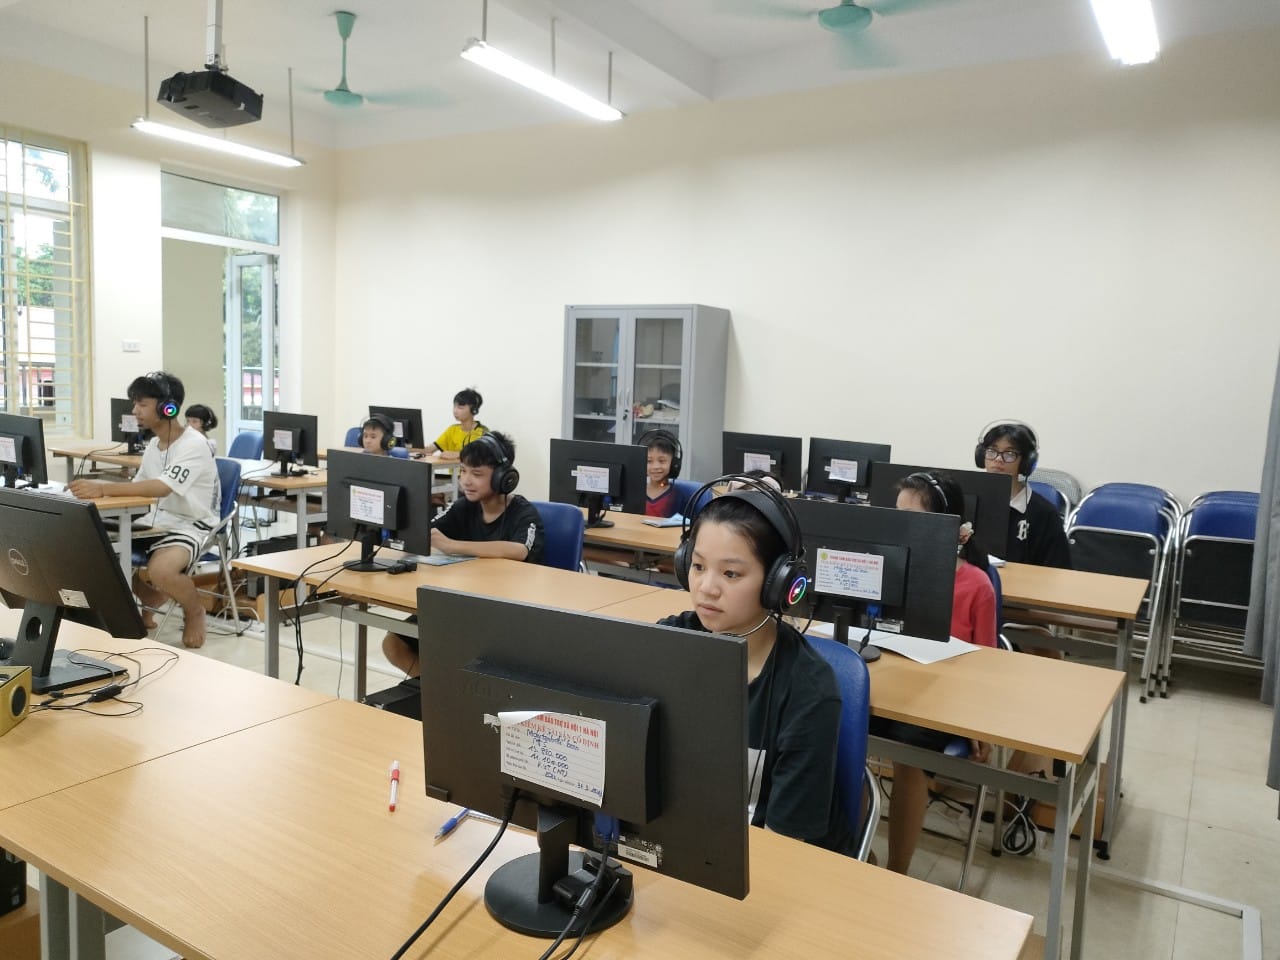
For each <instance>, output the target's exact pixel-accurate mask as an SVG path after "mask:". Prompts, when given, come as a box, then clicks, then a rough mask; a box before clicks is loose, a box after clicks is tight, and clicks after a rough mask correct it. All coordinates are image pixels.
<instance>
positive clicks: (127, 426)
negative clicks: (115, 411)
mask: <svg viewBox="0 0 1280 960" xmlns="http://www.w3.org/2000/svg"><path fill="white" fill-rule="evenodd" d="M120 432H121V433H137V432H138V418H137V417H135V416H134V415H133V414H131V413H122V414H121V415H120Z"/></svg>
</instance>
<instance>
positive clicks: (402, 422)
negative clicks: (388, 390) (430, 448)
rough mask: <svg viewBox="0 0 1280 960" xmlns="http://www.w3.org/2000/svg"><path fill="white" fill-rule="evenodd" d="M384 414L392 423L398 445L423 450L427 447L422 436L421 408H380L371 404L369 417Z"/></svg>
mask: <svg viewBox="0 0 1280 960" xmlns="http://www.w3.org/2000/svg"><path fill="white" fill-rule="evenodd" d="M376 413H380V414H382V415H383V416H384V417H386V418H387V419H388V420H390V421H391V426H392V428H393V431H392V432H393V433H395V437H396V443H397V444H399V445H400V446H402V447H416V448H418V449H421V448H423V447H425V446H426V445H427V442H426V439H425V438H424V437H423V435H422V410H421V408H419V407H379V406H376V405H374V404H372V403H371V404H369V416H371V417H372V416H373V415H374V414H376Z"/></svg>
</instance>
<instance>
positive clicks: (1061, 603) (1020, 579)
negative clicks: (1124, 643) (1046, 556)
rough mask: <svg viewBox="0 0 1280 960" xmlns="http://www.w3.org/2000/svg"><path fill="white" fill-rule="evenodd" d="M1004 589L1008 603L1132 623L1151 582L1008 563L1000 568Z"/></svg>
mask: <svg viewBox="0 0 1280 960" xmlns="http://www.w3.org/2000/svg"><path fill="white" fill-rule="evenodd" d="M1000 589H1001V592H1002V593H1003V599H1004V602H1005V603H1006V604H1012V605H1015V606H1017V605H1025V606H1028V607H1039V608H1043V609H1046V610H1061V611H1064V612H1070V613H1083V614H1092V615H1094V616H1099V617H1115V618H1120V619H1126V620H1132V619H1133V618H1134V617H1136V616H1137V615H1138V608H1139V607H1141V606H1142V598H1143V597H1144V596H1145V595H1146V592H1147V581H1146V580H1141V579H1136V578H1134V577H1116V576H1112V575H1110V574H1106V573H1089V572H1088V571H1085V570H1061V569H1058V568H1057V567H1038V566H1035V565H1033V564H1029V563H1006V564H1005V565H1004V566H1003V567H1001V568H1000Z"/></svg>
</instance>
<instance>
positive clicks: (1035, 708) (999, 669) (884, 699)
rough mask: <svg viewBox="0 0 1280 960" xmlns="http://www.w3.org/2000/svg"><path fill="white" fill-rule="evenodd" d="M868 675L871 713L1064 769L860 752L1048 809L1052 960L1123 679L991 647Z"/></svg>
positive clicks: (634, 604)
mask: <svg viewBox="0 0 1280 960" xmlns="http://www.w3.org/2000/svg"><path fill="white" fill-rule="evenodd" d="M1068 572H1069V571H1068ZM689 607H690V603H689V596H688V594H686V593H684V592H682V591H675V590H662V591H658V592H657V593H655V594H651V595H648V596H642V597H636V598H633V599H629V600H626V601H623V602H622V603H615V604H612V605H611V606H608V607H602V608H601V609H599V610H596V611H595V612H596V613H599V614H602V615H604V616H609V617H621V618H625V619H634V620H643V621H646V622H650V623H652V622H654V621H657V620H660V619H662V618H663V617H665V616H670V615H671V614H674V613H680V612H681V611H683V610H687V609H689ZM868 668H869V670H870V673H871V712H872V714H874V715H875V716H878V717H887V718H889V719H892V720H902V721H905V722H908V723H914V724H918V725H920V726H925V727H930V728H932V729H935V730H943V731H946V732H947V733H953V734H955V735H957V736H961V737H969V738H972V739H975V740H984V741H986V742H987V743H991V744H994V745H996V746H999V747H1004V748H1007V749H1009V750H1026V751H1029V752H1031V753H1034V754H1038V755H1041V756H1048V757H1051V758H1053V759H1055V760H1061V761H1062V762H1063V763H1064V764H1065V765H1066V774H1065V776H1063V777H1062V778H1060V779H1059V780H1058V781H1057V782H1055V783H1047V782H1046V781H1044V780H1040V779H1039V778H1037V777H1028V776H1025V775H1022V774H1015V773H1011V772H1009V771H1006V770H1002V769H998V768H995V767H989V766H987V765H985V764H977V763H973V762H971V761H969V760H967V759H957V758H954V757H948V756H945V755H943V754H940V753H937V752H935V751H932V750H923V749H920V748H918V747H910V746H907V745H906V744H902V743H899V742H897V741H894V740H886V739H883V738H880V737H872V738H871V740H870V745H869V747H868V750H869V751H870V752H871V753H873V754H874V755H875V756H881V757H885V758H886V759H890V760H900V761H902V762H904V763H909V764H911V765H913V766H917V767H923V768H925V769H929V770H936V771H938V772H940V773H948V774H954V775H955V776H956V777H957V778H958V779H961V780H963V781H965V782H967V783H986V784H988V785H989V786H993V787H996V788H998V789H1000V790H1004V791H1006V792H1009V793H1016V794H1022V795H1029V796H1033V797H1035V798H1036V799H1037V800H1048V801H1052V802H1053V803H1055V804H1056V806H1057V820H1056V822H1055V825H1054V835H1053V863H1052V866H1051V868H1050V886H1049V909H1048V915H1047V920H1046V933H1047V935H1046V941H1047V944H1048V946H1047V949H1046V951H1045V954H1044V955H1045V957H1046V958H1056V957H1058V956H1059V955H1060V952H1061V948H1062V932H1061V927H1062V906H1063V900H1064V894H1065V888H1066V871H1067V853H1068V849H1069V847H1070V839H1071V826H1072V825H1073V824H1075V823H1076V821H1077V819H1079V821H1080V832H1081V849H1085V850H1087V849H1088V848H1089V844H1090V843H1091V842H1092V839H1093V824H1094V808H1095V804H1096V800H1097V791H1098V751H1099V745H1100V734H1101V732H1102V722H1103V720H1104V718H1105V717H1106V715H1107V711H1108V710H1110V709H1112V704H1113V703H1114V702H1115V701H1116V699H1117V698H1118V697H1119V695H1120V694H1121V692H1122V691H1123V689H1124V687H1123V683H1124V674H1123V673H1121V672H1118V671H1115V670H1108V669H1103V668H1099V667H1087V666H1084V665H1083V664H1079V663H1069V662H1066V661H1062V660H1051V659H1048V658H1046V657H1033V656H1024V655H1022V654H1014V653H1007V652H1005V651H1003V650H992V649H982V650H977V651H975V652H973V653H969V654H965V655H964V656H961V657H956V658H954V659H951V660H944V661H942V662H941V663H934V664H927V665H926V664H919V663H915V662H914V661H911V660H908V659H907V658H905V657H900V656H897V655H894V654H886V655H885V656H882V657H881V658H880V659H879V660H877V661H876V662H875V663H871V664H868ZM1091 863H1092V857H1088V856H1085V857H1081V858H1080V861H1079V866H1078V868H1077V871H1076V894H1075V911H1074V916H1073V922H1072V930H1073V932H1072V941H1071V942H1072V948H1071V950H1072V956H1073V957H1079V956H1080V955H1081V951H1082V950H1083V948H1084V924H1085V908H1086V906H1087V901H1088V886H1089V866H1090V864H1091ZM945 954H946V951H944V955H945Z"/></svg>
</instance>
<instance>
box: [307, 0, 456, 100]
mask: <svg viewBox="0 0 1280 960" xmlns="http://www.w3.org/2000/svg"><path fill="white" fill-rule="evenodd" d="M333 17H334V20H336V21H337V24H338V36H339V37H341V38H342V77H341V79H339V80H338V85H337V86H336V87H334V88H332V89H331V90H323V91H318V90H317V91H316V92H320V93H323V94H324V99H325V102H326V103H328V104H330V105H331V106H335V107H340V108H342V109H344V110H349V109H352V108H355V107H361V106H364V105H365V104H366V103H372V104H378V105H390V106H401V107H440V106H446V105H447V104H448V103H449V102H450V99H449V97H447V96H446V95H444V94H443V93H440V92H439V91H435V90H429V89H419V90H405V91H397V92H384V93H372V94H371V93H357V92H356V91H354V90H352V89H351V88H350V87H349V86H348V85H347V41H348V40H350V39H351V31H352V29H353V28H354V27H355V23H356V15H355V14H354V13H350V12H349V11H346V10H338V11H337V12H336V13H334V15H333ZM312 89H314V88H312Z"/></svg>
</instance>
